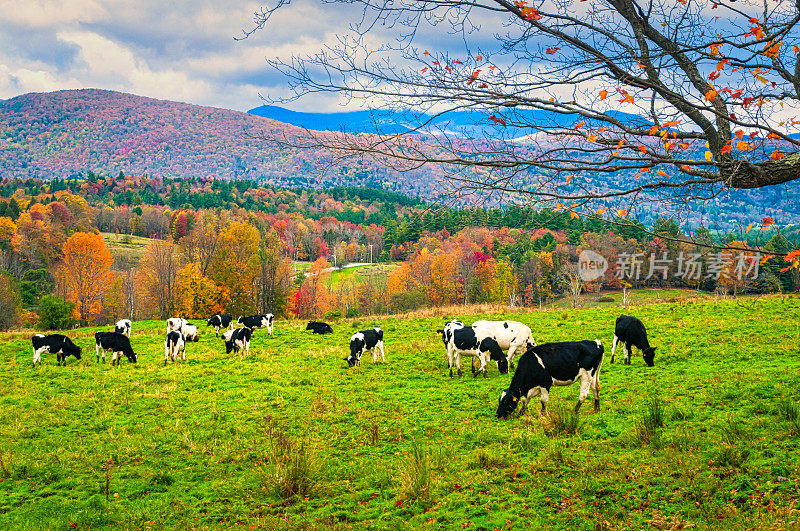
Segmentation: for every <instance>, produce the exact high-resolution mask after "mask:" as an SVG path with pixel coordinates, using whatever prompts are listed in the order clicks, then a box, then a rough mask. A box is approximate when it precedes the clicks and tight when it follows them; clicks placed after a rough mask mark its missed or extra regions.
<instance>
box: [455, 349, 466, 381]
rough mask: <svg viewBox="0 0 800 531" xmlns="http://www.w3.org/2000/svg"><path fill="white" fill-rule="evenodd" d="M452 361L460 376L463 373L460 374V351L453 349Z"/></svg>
mask: <svg viewBox="0 0 800 531" xmlns="http://www.w3.org/2000/svg"><path fill="white" fill-rule="evenodd" d="M453 360H454V361H455V364H456V367H457V368H458V375H459V376H462V375H463V374H464V373H463V372H461V351H460V350H458V349H455V350H454V351H453Z"/></svg>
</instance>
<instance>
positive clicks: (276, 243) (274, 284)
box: [253, 231, 292, 315]
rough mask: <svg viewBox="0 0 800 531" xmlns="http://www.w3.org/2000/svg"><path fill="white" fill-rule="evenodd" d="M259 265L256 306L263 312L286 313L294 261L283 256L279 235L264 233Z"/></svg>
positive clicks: (256, 279)
mask: <svg viewBox="0 0 800 531" xmlns="http://www.w3.org/2000/svg"><path fill="white" fill-rule="evenodd" d="M256 260H257V264H258V267H257V269H256V277H255V280H254V285H253V286H254V288H255V298H256V306H257V308H258V310H259V311H260V312H262V313H273V314H275V315H284V314H285V313H286V306H287V303H288V298H289V292H290V291H291V288H292V261H291V260H290V259H289V258H288V257H285V256H283V254H282V244H281V241H280V238H278V235H277V234H276V233H275V232H274V231H271V232H268V233H266V234H265V235H264V238H263V240H262V241H261V244H260V245H259V247H258V252H257V253H256Z"/></svg>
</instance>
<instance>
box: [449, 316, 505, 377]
mask: <svg viewBox="0 0 800 531" xmlns="http://www.w3.org/2000/svg"><path fill="white" fill-rule="evenodd" d="M452 324H453V323H452V321H451V322H450V323H447V325H445V328H444V329H443V330H437V331H438V332H440V333H441V334H442V341H444V342H445V346H446V347H447V365H448V367H449V369H450V378H452V377H453V366H455V367H456V368H457V369H458V375H459V376H461V356H463V355H466V356H472V357H473V366H472V375H473V376H477V375H478V374H480V373H481V370H482V371H483V377H484V378H488V376H487V375H486V363H487V362H486V361H485V360H489V359H491V360H494V361H496V362H497V367H498V369H500V372H501V373H503V374H505V373H507V372H508V360H507V359H506V357H505V355H504V354H503V349H501V348H500V345H499V344H498V343H497V341H496V340H495V339H494V338H493V337H480V336H478V334H477V333H476V331H475V329H474V328H472V327H471V326H467V327H463V326H462V327H461V328H456V327H453V326H448V325H452ZM476 357H477V358H478V359H480V360H481V370H478V371H476V370H475V364H474V359H475V358H476Z"/></svg>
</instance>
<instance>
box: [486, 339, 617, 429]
mask: <svg viewBox="0 0 800 531" xmlns="http://www.w3.org/2000/svg"><path fill="white" fill-rule="evenodd" d="M602 364H603V344H602V343H600V341H598V340H594V341H566V342H563V343H545V344H543V345H538V346H532V345H531V346H529V347H528V350H527V352H525V354H523V355H522V357H520V359H519V365H518V367H517V370H516V371H515V372H514V376H513V378H511V385H510V386H509V387H508V389H506V390H505V391H503V393H502V394H501V395H500V402H499V404H498V406H497V418H501V419H504V418H506V417H508V416H509V415H510V414H511V412H512V411H514V409H516V407H517V402H519V401H520V400H522V409H521V410H520V412H519V414H520V415H522V414H523V413H524V412H525V409H526V408H527V407H528V401H529V400H530V399H531V398H533V397H535V396H536V395H540V400H541V402H542V413H543V414H546V413H547V400H548V399H549V397H550V388H551V387H553V386H554V385H571V384H573V383H575V382H577V381H578V380H580V381H581V391H580V396H579V397H578V403H577V404H576V405H575V413H577V412H578V410H579V409H580V407H581V404H583V402H584V400H586V397H588V396H589V391H590V390H591V391H592V392H593V393H594V410H595V411H600V367H601V365H602Z"/></svg>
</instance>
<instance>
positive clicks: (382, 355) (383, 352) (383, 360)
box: [380, 341, 386, 363]
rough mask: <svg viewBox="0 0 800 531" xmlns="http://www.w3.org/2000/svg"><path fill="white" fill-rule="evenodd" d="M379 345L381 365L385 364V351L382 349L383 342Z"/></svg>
mask: <svg viewBox="0 0 800 531" xmlns="http://www.w3.org/2000/svg"><path fill="white" fill-rule="evenodd" d="M380 345H381V363H386V349H385V348H384V345H383V341H381V342H380Z"/></svg>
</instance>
